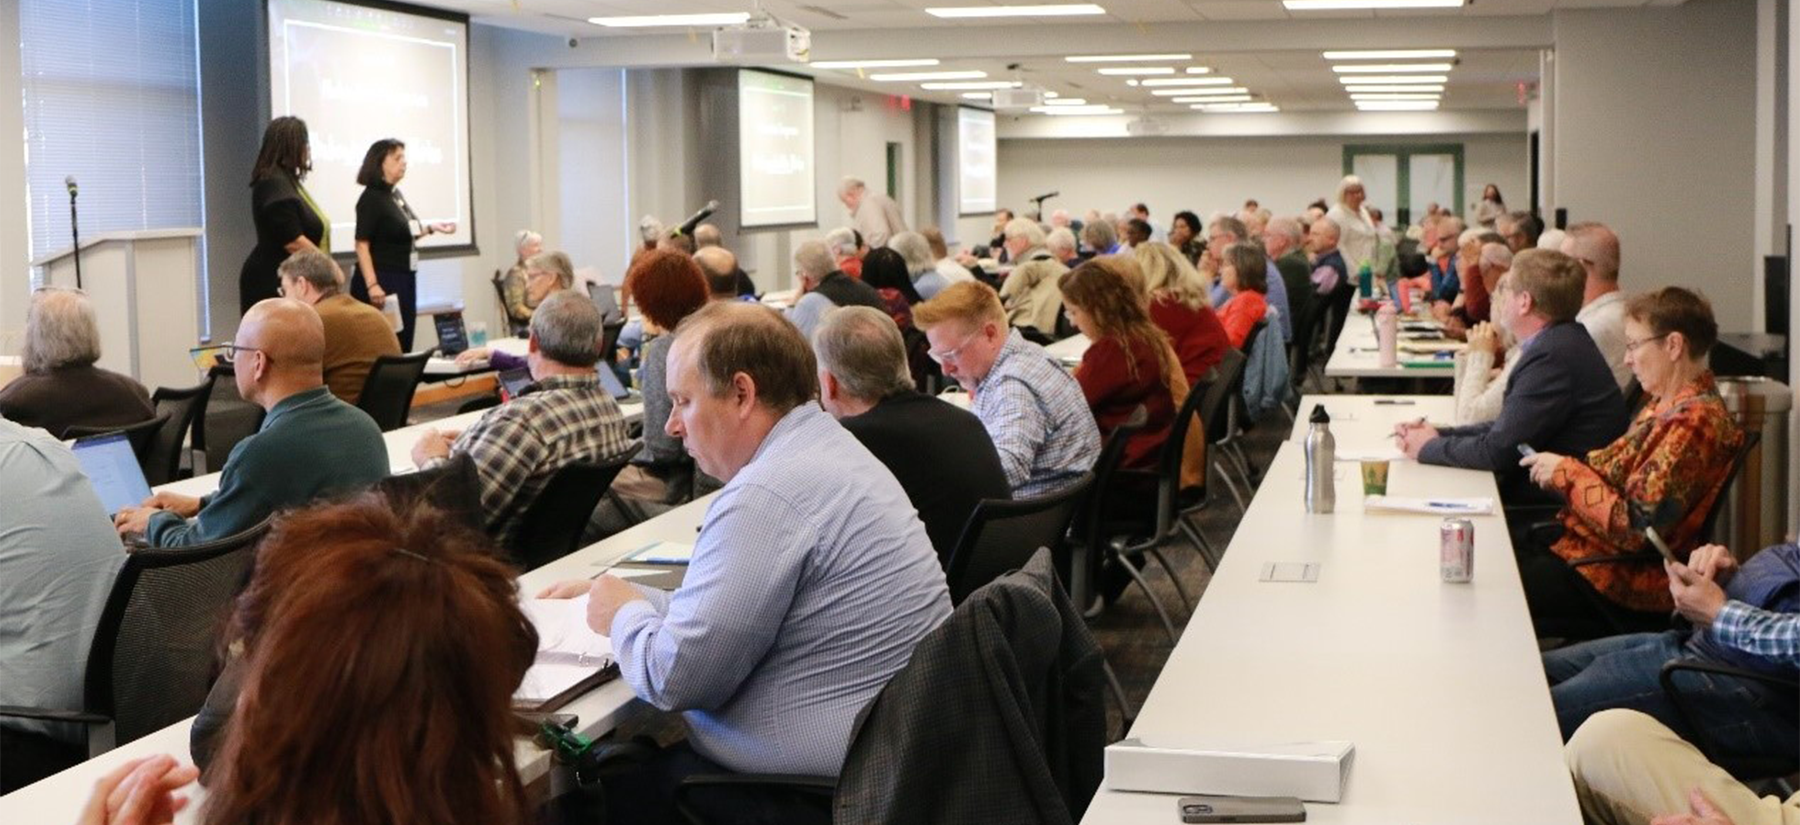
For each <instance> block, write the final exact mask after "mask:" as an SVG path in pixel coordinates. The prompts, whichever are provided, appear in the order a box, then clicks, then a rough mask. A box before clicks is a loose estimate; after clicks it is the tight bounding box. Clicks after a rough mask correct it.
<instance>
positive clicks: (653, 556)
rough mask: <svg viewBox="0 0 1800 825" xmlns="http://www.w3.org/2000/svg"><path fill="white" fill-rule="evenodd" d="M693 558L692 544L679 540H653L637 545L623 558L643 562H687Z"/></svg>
mask: <svg viewBox="0 0 1800 825" xmlns="http://www.w3.org/2000/svg"><path fill="white" fill-rule="evenodd" d="M693 558H694V545H692V544H687V543H685V542H679V541H653V542H650V543H649V544H646V545H644V546H643V547H639V548H638V549H637V550H636V551H635V552H633V553H632V554H631V555H629V556H626V557H625V560H627V561H635V562H639V563H643V564H687V563H688V562H690V561H692V560H693Z"/></svg>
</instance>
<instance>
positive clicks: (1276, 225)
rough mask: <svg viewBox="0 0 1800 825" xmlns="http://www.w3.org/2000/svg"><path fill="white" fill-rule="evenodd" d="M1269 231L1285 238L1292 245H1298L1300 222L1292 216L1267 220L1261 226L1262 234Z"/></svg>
mask: <svg viewBox="0 0 1800 825" xmlns="http://www.w3.org/2000/svg"><path fill="white" fill-rule="evenodd" d="M1270 233H1274V234H1276V235H1280V236H1281V237H1283V238H1287V239H1288V243H1290V244H1292V245H1294V246H1299V245H1300V236H1301V232H1300V222H1299V221H1297V220H1294V219H1293V218H1275V219H1274V220H1271V221H1269V224H1268V225H1267V226H1265V227H1263V234H1265V235H1267V234H1270Z"/></svg>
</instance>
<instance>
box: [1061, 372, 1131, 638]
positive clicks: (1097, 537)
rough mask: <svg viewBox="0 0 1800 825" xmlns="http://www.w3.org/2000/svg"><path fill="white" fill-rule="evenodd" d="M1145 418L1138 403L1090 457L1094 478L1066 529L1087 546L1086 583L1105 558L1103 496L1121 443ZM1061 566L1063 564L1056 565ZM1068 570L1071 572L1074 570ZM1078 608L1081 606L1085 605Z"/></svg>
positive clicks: (1114, 473) (1122, 460) (1116, 467)
mask: <svg viewBox="0 0 1800 825" xmlns="http://www.w3.org/2000/svg"><path fill="white" fill-rule="evenodd" d="M1148 418H1149V416H1148V414H1147V413H1146V412H1145V411H1144V408H1143V407H1141V406H1140V407H1138V409H1137V412H1135V413H1133V414H1132V416H1131V418H1130V419H1128V420H1127V421H1126V422H1125V423H1123V424H1120V425H1119V426H1117V427H1114V428H1113V431H1112V432H1111V433H1108V434H1107V436H1106V443H1105V444H1103V445H1101V447H1100V457H1099V458H1097V459H1095V460H1094V472H1093V479H1094V481H1093V483H1092V484H1091V485H1089V486H1088V494H1087V498H1086V500H1084V501H1083V502H1082V503H1081V506H1080V507H1079V508H1077V509H1076V512H1075V521H1074V524H1073V525H1072V526H1071V527H1070V531H1069V532H1070V534H1071V535H1072V536H1073V538H1074V540H1075V541H1078V542H1080V543H1082V544H1083V545H1085V546H1086V547H1087V555H1086V562H1087V576H1086V580H1087V581H1088V582H1090V583H1093V582H1098V581H1099V575H1100V563H1101V562H1102V561H1104V560H1105V559H1106V541H1107V539H1108V538H1109V536H1108V534H1107V530H1106V528H1105V524H1106V508H1107V503H1108V502H1107V496H1108V493H1109V492H1111V490H1112V486H1113V479H1114V478H1116V477H1117V476H1118V474H1119V465H1121V464H1124V463H1125V443H1126V442H1128V441H1130V440H1131V437H1132V436H1134V435H1136V434H1137V432H1138V431H1139V430H1142V429H1143V428H1144V424H1145V422H1146V421H1147V420H1148ZM1063 566H1065V565H1061V564H1059V565H1058V567H1063ZM1069 572H1070V573H1071V574H1073V573H1074V572H1075V571H1073V570H1071V571H1069ZM1070 581H1071V582H1072V581H1073V579H1071V580H1070ZM1082 595H1086V594H1082ZM1082 607H1083V608H1085V607H1086V605H1083V606H1082Z"/></svg>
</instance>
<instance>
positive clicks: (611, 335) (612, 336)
mask: <svg viewBox="0 0 1800 825" xmlns="http://www.w3.org/2000/svg"><path fill="white" fill-rule="evenodd" d="M624 331H625V322H624V321H623V320H618V321H607V322H606V323H604V324H601V325H600V360H601V361H605V362H606V363H608V364H616V363H618V362H619V333H621V332H624Z"/></svg>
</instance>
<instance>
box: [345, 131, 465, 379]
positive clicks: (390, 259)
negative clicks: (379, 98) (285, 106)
mask: <svg viewBox="0 0 1800 825" xmlns="http://www.w3.org/2000/svg"><path fill="white" fill-rule="evenodd" d="M404 177H406V144H404V143H401V142H400V141H399V140H396V139H394V138H382V139H381V140H378V141H375V142H374V143H372V144H369V151H368V153H367V154H365V155H363V164H362V169H360V170H358V171H357V173H356V182H357V183H359V184H361V185H362V187H363V193H362V197H360V198H357V199H356V277H353V278H351V279H350V294H351V295H353V296H355V297H356V298H357V299H358V300H362V301H368V302H369V303H371V304H374V305H375V307H376V308H377V309H379V308H380V307H381V305H382V302H383V301H385V300H387V296H389V295H392V296H394V297H395V298H396V299H398V300H399V301H400V349H401V350H403V351H406V352H411V351H412V345H413V328H414V327H413V320H414V319H415V318H416V317H417V316H418V309H419V249H418V247H417V246H414V244H413V242H414V241H417V240H418V239H420V238H423V237H425V236H426V235H430V234H432V233H433V232H444V233H449V232H455V231H456V224H453V223H434V224H429V225H427V224H423V223H420V222H419V216H418V215H415V214H413V210H412V206H410V205H408V204H407V202H406V196H404V195H402V194H400V190H399V189H396V188H395V187H396V186H398V185H399V184H400V179H401V178H404Z"/></svg>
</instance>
